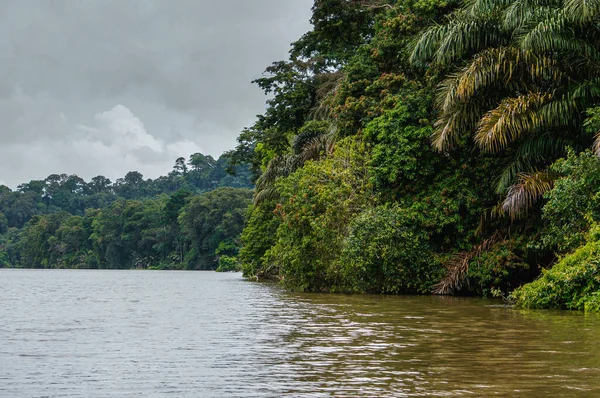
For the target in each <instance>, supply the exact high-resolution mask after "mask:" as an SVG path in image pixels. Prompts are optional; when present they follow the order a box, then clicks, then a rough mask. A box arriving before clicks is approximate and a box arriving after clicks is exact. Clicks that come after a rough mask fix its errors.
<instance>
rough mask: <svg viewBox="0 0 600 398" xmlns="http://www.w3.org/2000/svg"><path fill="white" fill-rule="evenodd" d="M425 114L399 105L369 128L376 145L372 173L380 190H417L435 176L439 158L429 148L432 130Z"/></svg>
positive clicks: (371, 139)
mask: <svg viewBox="0 0 600 398" xmlns="http://www.w3.org/2000/svg"><path fill="white" fill-rule="evenodd" d="M411 108H412V109H411ZM425 111H426V108H425ZM426 115H427V114H426V112H424V109H418V108H417V109H415V107H409V106H406V105H404V103H399V104H398V105H397V106H396V108H394V109H393V110H391V111H387V112H385V113H384V114H383V115H382V116H380V117H378V118H376V119H374V120H373V121H371V122H370V123H369V124H368V125H367V127H366V128H365V131H364V135H365V137H366V138H367V139H369V140H370V141H371V142H374V143H375V144H374V146H373V148H372V150H371V167H372V171H371V173H372V176H373V178H374V180H375V183H376V185H377V186H378V187H380V188H386V187H390V186H394V187H398V186H400V187H401V188H404V189H406V188H409V189H414V188H416V187H415V184H419V183H421V182H425V181H427V180H429V179H430V177H431V176H432V175H433V173H434V169H435V165H436V164H435V162H436V159H435V154H434V153H433V151H432V150H431V149H430V147H429V145H428V141H429V137H430V136H431V131H432V130H431V127H430V126H429V123H428V121H427V119H424V118H425V117H426Z"/></svg>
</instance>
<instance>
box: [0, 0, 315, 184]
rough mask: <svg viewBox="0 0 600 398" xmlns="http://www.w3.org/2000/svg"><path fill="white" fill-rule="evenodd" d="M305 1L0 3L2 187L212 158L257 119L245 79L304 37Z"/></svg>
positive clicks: (257, 99) (162, 168)
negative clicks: (197, 156)
mask: <svg viewBox="0 0 600 398" xmlns="http://www.w3.org/2000/svg"><path fill="white" fill-rule="evenodd" d="M311 5H312V1H311V0H285V1H283V0H126V1H125V0H52V1H51V0H28V1H24V0H4V1H2V3H1V5H0V120H1V122H2V128H1V129H0V184H6V185H8V186H10V187H13V188H14V187H15V186H16V185H17V184H19V183H21V182H26V181H29V180H31V179H43V178H45V177H46V176H47V175H49V174H52V173H68V174H77V175H79V176H81V177H83V178H85V179H86V180H88V179H89V178H91V177H93V176H95V175H99V174H101V175H105V176H107V177H109V178H111V179H112V180H115V179H116V178H118V177H122V176H123V175H124V174H125V173H126V172H128V171H131V170H138V171H140V172H141V173H142V174H144V176H145V177H151V178H154V177H157V176H158V175H161V174H165V173H167V172H168V171H169V169H170V168H171V166H172V165H173V163H174V160H175V159H176V158H177V157H179V156H185V157H187V156H189V155H190V154H192V153H194V152H202V153H204V154H210V155H213V156H215V157H217V156H219V155H220V154H221V153H222V152H223V151H225V150H228V149H231V148H232V147H234V146H235V138H236V137H237V135H238V133H239V132H240V131H241V129H242V128H243V127H244V126H247V125H249V124H251V123H252V122H253V120H254V116H255V115H256V114H259V113H262V112H263V110H264V106H265V105H264V102H265V96H264V95H263V93H262V92H261V91H260V89H259V88H258V87H257V86H255V85H253V84H251V83H250V81H251V80H253V79H255V78H257V77H259V76H260V75H261V73H262V71H263V70H264V68H265V67H266V66H267V65H268V64H270V63H271V62H272V61H277V60H280V59H285V58H287V52H288V50H289V44H290V43H291V42H292V41H294V40H296V39H297V38H299V37H300V35H302V34H303V33H304V32H306V31H307V30H308V29H309V24H308V20H309V18H310V7H311Z"/></svg>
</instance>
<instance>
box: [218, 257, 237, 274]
mask: <svg viewBox="0 0 600 398" xmlns="http://www.w3.org/2000/svg"><path fill="white" fill-rule="evenodd" d="M241 270H242V267H241V265H240V263H239V261H238V260H237V258H235V257H230V256H221V257H219V267H218V268H217V270H216V271H217V272H239V271H241Z"/></svg>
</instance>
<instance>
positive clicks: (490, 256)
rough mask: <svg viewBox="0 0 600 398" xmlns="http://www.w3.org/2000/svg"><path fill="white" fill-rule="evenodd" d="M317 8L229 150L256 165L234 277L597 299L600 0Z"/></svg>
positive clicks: (586, 305) (349, 288)
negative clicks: (238, 273) (239, 273)
mask: <svg viewBox="0 0 600 398" xmlns="http://www.w3.org/2000/svg"><path fill="white" fill-rule="evenodd" d="M312 11H313V14H312V19H311V23H312V29H311V30H310V31H309V32H307V33H306V34H304V35H303V36H302V37H300V38H299V39H298V40H297V41H296V42H294V43H293V44H292V49H291V51H290V57H289V59H287V60H283V61H278V62H274V63H273V64H272V65H271V66H269V67H268V68H267V69H266V71H265V73H264V74H263V76H262V77H260V78H258V79H257V80H256V81H255V83H256V84H257V85H258V86H259V87H260V88H261V89H262V90H264V92H265V93H266V94H267V95H269V97H268V100H267V105H268V106H267V109H266V111H265V113H264V114H262V115H260V116H258V118H257V119H256V121H255V123H254V124H253V125H251V126H249V127H247V128H246V129H244V131H243V132H242V133H241V134H240V136H239V138H238V146H237V147H236V148H235V150H232V151H231V152H230V153H228V154H227V155H228V156H229V158H230V159H231V160H232V161H233V164H243V163H249V164H250V165H251V170H252V172H253V174H254V177H255V178H256V191H255V195H254V200H253V207H252V209H251V211H250V213H249V216H248V217H249V218H248V221H247V225H246V227H245V228H244V230H243V233H242V238H241V240H242V248H241V250H240V252H239V261H240V262H241V263H242V266H243V272H244V274H245V275H246V276H248V277H255V278H273V279H277V280H280V281H281V283H283V284H284V285H285V286H286V287H288V288H291V289H294V290H298V291H313V292H322V291H329V292H367V293H383V294H398V293H437V294H477V295H494V296H502V297H505V298H507V299H508V300H510V301H512V302H514V303H515V304H516V305H517V306H521V307H533V308H568V309H581V310H583V309H585V310H587V311H597V310H600V277H599V276H598V275H600V265H599V264H600V226H599V225H598V218H599V217H600V201H599V196H600V195H599V192H600V191H599V188H598V187H600V185H599V183H600V161H599V160H598V154H599V153H600V139H599V136H598V135H597V132H598V131H600V102H599V100H600V81H599V80H598V76H599V72H600V1H597V0H593V1H590V0H585V1H584V0H547V1H530V0H464V1H462V2H459V1H455V0H396V1H393V0H387V1H386V0H316V1H315V2H314V6H313V9H312Z"/></svg>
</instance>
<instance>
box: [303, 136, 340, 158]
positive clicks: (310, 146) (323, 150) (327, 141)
mask: <svg viewBox="0 0 600 398" xmlns="http://www.w3.org/2000/svg"><path fill="white" fill-rule="evenodd" d="M334 149H335V138H334V136H333V135H332V134H322V135H319V136H316V137H313V138H312V139H311V140H309V141H308V142H307V143H306V144H305V145H304V148H303V149H302V153H301V154H300V157H301V159H302V162H307V161H309V160H315V159H319V158H321V157H323V156H329V155H331V154H333V151H334Z"/></svg>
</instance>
